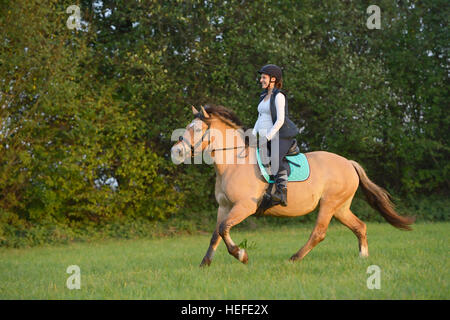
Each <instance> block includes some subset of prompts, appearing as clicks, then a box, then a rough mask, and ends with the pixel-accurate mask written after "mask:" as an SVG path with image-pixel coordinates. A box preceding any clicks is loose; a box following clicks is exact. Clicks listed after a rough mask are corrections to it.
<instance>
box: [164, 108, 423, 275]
mask: <svg viewBox="0 0 450 320" xmlns="http://www.w3.org/2000/svg"><path fill="white" fill-rule="evenodd" d="M192 112H193V114H194V119H193V120H192V121H191V123H190V124H189V125H188V126H187V127H186V128H185V129H184V131H183V132H184V134H183V135H180V136H179V137H178V138H179V139H178V141H177V142H176V143H175V144H174V145H173V146H172V148H171V156H172V160H173V161H175V160H176V161H177V162H178V163H181V162H182V161H186V159H188V158H189V159H192V157H195V156H198V155H199V154H200V153H202V152H206V151H208V150H210V153H209V154H210V156H211V159H212V160H213V163H214V168H215V172H216V182H215V198H216V201H217V203H218V205H219V207H218V210H217V222H216V226H215V229H214V232H213V234H212V237H211V240H210V243H209V247H208V250H207V251H206V254H205V256H204V258H203V260H202V261H201V264H200V266H201V267H202V266H209V265H210V264H211V262H212V259H213V256H214V253H215V251H216V249H217V246H218V245H219V243H220V241H221V239H223V240H224V242H225V245H226V247H227V250H228V252H229V254H230V255H232V256H233V257H235V258H236V259H237V260H239V261H240V262H242V263H244V264H246V263H247V262H248V254H247V252H246V251H245V249H241V248H239V247H238V246H237V245H236V244H235V243H234V242H233V240H232V239H231V236H230V229H231V228H232V227H233V226H235V225H237V224H239V223H240V222H242V221H243V220H244V219H246V218H247V217H249V216H251V215H252V214H254V213H255V212H256V210H257V208H258V205H259V203H260V202H261V199H262V198H263V195H264V193H265V191H266V189H267V186H268V183H267V182H266V180H264V178H263V176H262V174H261V171H260V169H259V167H258V164H257V162H256V146H255V145H251V144H248V143H246V139H245V138H246V135H245V133H244V130H245V127H244V126H243V125H242V122H241V121H240V120H239V118H238V117H237V116H236V114H235V113H234V112H233V111H231V110H230V109H228V108H226V107H223V106H217V105H206V106H205V107H203V106H202V107H201V111H198V110H197V109H196V108H195V107H194V106H192ZM211 130H215V131H216V132H219V133H222V136H223V137H224V136H225V132H226V130H236V132H238V134H237V135H236V136H235V137H236V138H235V139H233V141H231V142H232V145H231V146H230V139H228V141H226V142H225V143H222V145H221V146H222V148H218V146H219V145H220V142H221V141H219V140H218V139H213V138H212V137H211V135H209V136H208V133H209V132H211ZM195 139H196V141H194V140H195ZM239 148H240V149H242V150H241V151H240V152H237V151H238V149H239ZM243 151H246V152H245V155H242V153H243ZM305 156H306V158H307V160H308V162H309V166H310V175H309V177H308V179H307V180H305V181H302V182H288V195H287V199H288V205H287V206H285V207H283V206H281V205H275V206H273V207H271V208H269V209H267V210H266V211H265V212H264V215H268V216H276V217H294V216H302V215H306V214H308V213H310V212H312V211H313V210H314V209H315V208H316V207H317V205H319V211H318V215H317V220H316V223H315V225H314V228H313V230H312V232H311V234H310V236H309V239H308V240H307V242H306V244H305V245H303V247H301V248H300V250H298V251H297V252H296V253H295V254H294V255H292V256H291V257H290V260H291V261H301V260H302V259H303V258H304V257H305V256H306V255H307V254H308V253H309V252H310V251H311V250H312V249H313V248H314V247H315V246H316V245H317V244H318V243H320V242H321V241H323V240H324V239H325V236H326V232H327V228H328V225H329V223H330V221H331V218H332V217H335V218H336V219H337V220H338V221H339V222H340V223H342V224H343V225H345V226H347V227H348V228H349V229H350V230H351V231H352V232H353V233H354V234H355V235H356V237H357V239H358V245H359V256H360V257H368V256H369V248H368V243H367V227H366V224H365V223H364V222H362V221H361V220H360V219H359V218H358V217H357V216H356V215H355V214H354V213H353V212H352V211H351V210H350V205H351V203H352V200H353V197H354V195H355V193H356V191H357V189H358V186H361V187H362V191H363V192H364V194H365V196H366V199H367V202H368V203H369V204H370V206H371V207H373V208H374V209H375V210H377V211H378V212H379V213H380V214H381V215H382V216H383V217H384V219H385V220H386V221H387V222H388V223H390V224H391V225H393V226H394V227H396V228H399V229H402V230H411V227H410V225H411V224H413V223H414V222H415V217H409V216H401V215H399V214H398V213H397V212H396V211H395V210H394V205H393V203H392V201H391V200H392V198H391V197H390V195H389V193H388V192H387V191H386V190H385V189H383V188H382V187H380V186H378V185H376V184H375V183H374V182H372V181H371V180H370V179H369V178H368V176H367V174H366V172H365V170H364V169H363V167H362V166H361V165H360V164H359V163H357V162H356V161H353V160H348V159H346V158H344V157H342V156H340V155H337V154H335V153H331V152H326V151H313V152H308V153H305ZM224 158H226V159H227V161H223V159H224ZM230 159H231V160H233V161H229V160H230Z"/></svg>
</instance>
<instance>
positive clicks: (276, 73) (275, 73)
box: [258, 64, 283, 82]
mask: <svg viewBox="0 0 450 320" xmlns="http://www.w3.org/2000/svg"><path fill="white" fill-rule="evenodd" d="M258 73H259V74H261V73H264V74H267V75H268V76H269V77H271V78H272V77H275V79H276V82H278V81H280V80H281V78H282V77H283V72H282V71H281V68H280V67H278V66H276V65H274V64H266V65H265V66H264V67H262V68H261V69H260V70H259V71H258Z"/></svg>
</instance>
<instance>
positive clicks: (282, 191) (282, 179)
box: [272, 170, 288, 207]
mask: <svg viewBox="0 0 450 320" xmlns="http://www.w3.org/2000/svg"><path fill="white" fill-rule="evenodd" d="M287 181H288V176H287V170H281V171H280V172H278V174H277V176H276V179H275V184H276V188H275V193H273V194H272V200H273V201H276V202H280V205H282V206H283V207H286V206H287Z"/></svg>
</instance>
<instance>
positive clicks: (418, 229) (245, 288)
mask: <svg viewBox="0 0 450 320" xmlns="http://www.w3.org/2000/svg"><path fill="white" fill-rule="evenodd" d="M311 230H312V225H305V224H300V225H299V224H294V223H293V225H292V226H282V227H274V228H268V227H264V228H261V229H255V230H252V231H242V230H239V228H235V229H234V230H232V231H231V236H232V238H233V240H234V241H235V242H236V243H240V242H242V241H245V240H247V245H248V249H247V251H248V253H249V259H250V260H249V263H248V265H243V264H241V263H240V262H239V261H237V260H236V259H234V258H233V257H232V256H230V255H229V254H228V252H227V251H226V248H225V245H224V244H223V242H222V243H221V244H220V246H219V248H218V250H217V252H216V255H215V257H214V261H213V263H212V265H211V266H210V267H209V268H199V267H198V265H199V263H200V262H201V260H202V258H203V255H204V253H205V252H206V249H207V247H208V245H209V239H210V235H193V236H175V237H172V238H163V239H157V240H146V239H142V240H115V241H101V242H95V243H74V244H70V245H60V246H45V247H35V248H28V249H10V248H1V249H0V299H289V300H290V299H449V298H450V292H449V269H450V268H449V256H448V254H449V237H450V236H449V231H450V223H429V224H427V223H420V224H416V225H415V226H414V231H412V232H405V231H399V230H397V229H395V228H393V227H392V226H390V225H388V224H387V223H368V240H369V253H370V257H369V258H367V259H362V258H359V257H358V245H357V240H356V237H355V236H354V235H353V233H352V232H351V231H350V230H348V229H347V228H345V227H344V226H342V225H339V224H337V223H332V224H331V225H330V228H329V230H328V233H327V237H326V239H325V240H324V241H323V242H322V243H320V244H319V245H318V246H317V247H316V248H315V249H314V250H313V251H311V253H310V254H309V255H308V256H306V258H305V259H304V260H303V261H301V262H299V263H292V262H289V261H288V259H289V257H290V256H291V255H292V254H293V253H295V252H296V251H297V250H298V249H299V248H300V247H301V246H302V245H303V244H304V243H305V241H306V240H307V238H308V236H309V234H310V232H311ZM70 265H78V266H79V267H80V270H81V289H79V290H76V289H75V290H69V289H68V288H67V287H66V280H67V278H68V277H69V276H70V275H69V274H67V273H66V269H67V267H68V266H70ZM370 265H377V266H379V267H380V270H381V274H380V279H381V288H380V289H372V290H370V289H368V288H367V278H368V277H369V276H370V274H368V273H367V268H368V267H369V266H370Z"/></svg>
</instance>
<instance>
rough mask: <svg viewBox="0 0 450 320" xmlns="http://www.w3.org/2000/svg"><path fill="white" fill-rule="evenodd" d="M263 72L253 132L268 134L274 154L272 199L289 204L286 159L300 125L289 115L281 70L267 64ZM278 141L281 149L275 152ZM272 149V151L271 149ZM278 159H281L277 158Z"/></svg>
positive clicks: (272, 153) (261, 72)
mask: <svg viewBox="0 0 450 320" xmlns="http://www.w3.org/2000/svg"><path fill="white" fill-rule="evenodd" d="M258 73H260V74H261V78H260V80H259V82H260V83H261V86H262V88H263V89H264V91H263V92H262V94H261V96H260V100H259V105H258V112H259V116H258V120H257V121H256V123H255V126H254V128H253V135H255V136H256V135H257V134H259V135H260V137H262V138H263V139H264V138H266V139H267V140H268V142H267V149H268V150H269V151H270V153H271V155H270V158H271V172H272V174H274V173H275V172H276V176H275V183H276V190H275V192H274V193H272V200H273V201H274V202H279V203H280V204H281V205H282V206H287V180H288V168H289V164H288V163H287V161H286V159H283V158H284V157H285V155H286V154H287V152H288V150H289V148H290V147H291V146H292V143H293V142H294V137H295V136H296V135H297V133H298V132H299V130H298V128H297V126H296V125H295V124H294V123H293V122H292V121H291V120H290V119H289V117H288V105H287V99H286V95H285V94H284V93H283V92H282V91H281V90H280V89H281V88H282V86H283V80H282V71H281V69H280V68H279V67H278V66H276V65H274V64H268V65H265V66H264V67H262V68H261V70H259V71H258ZM276 144H278V146H279V148H278V151H279V152H278V153H277V152H276V151H277V150H276V149H277V148H276ZM272 151H273V152H272ZM277 161H278V162H277Z"/></svg>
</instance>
